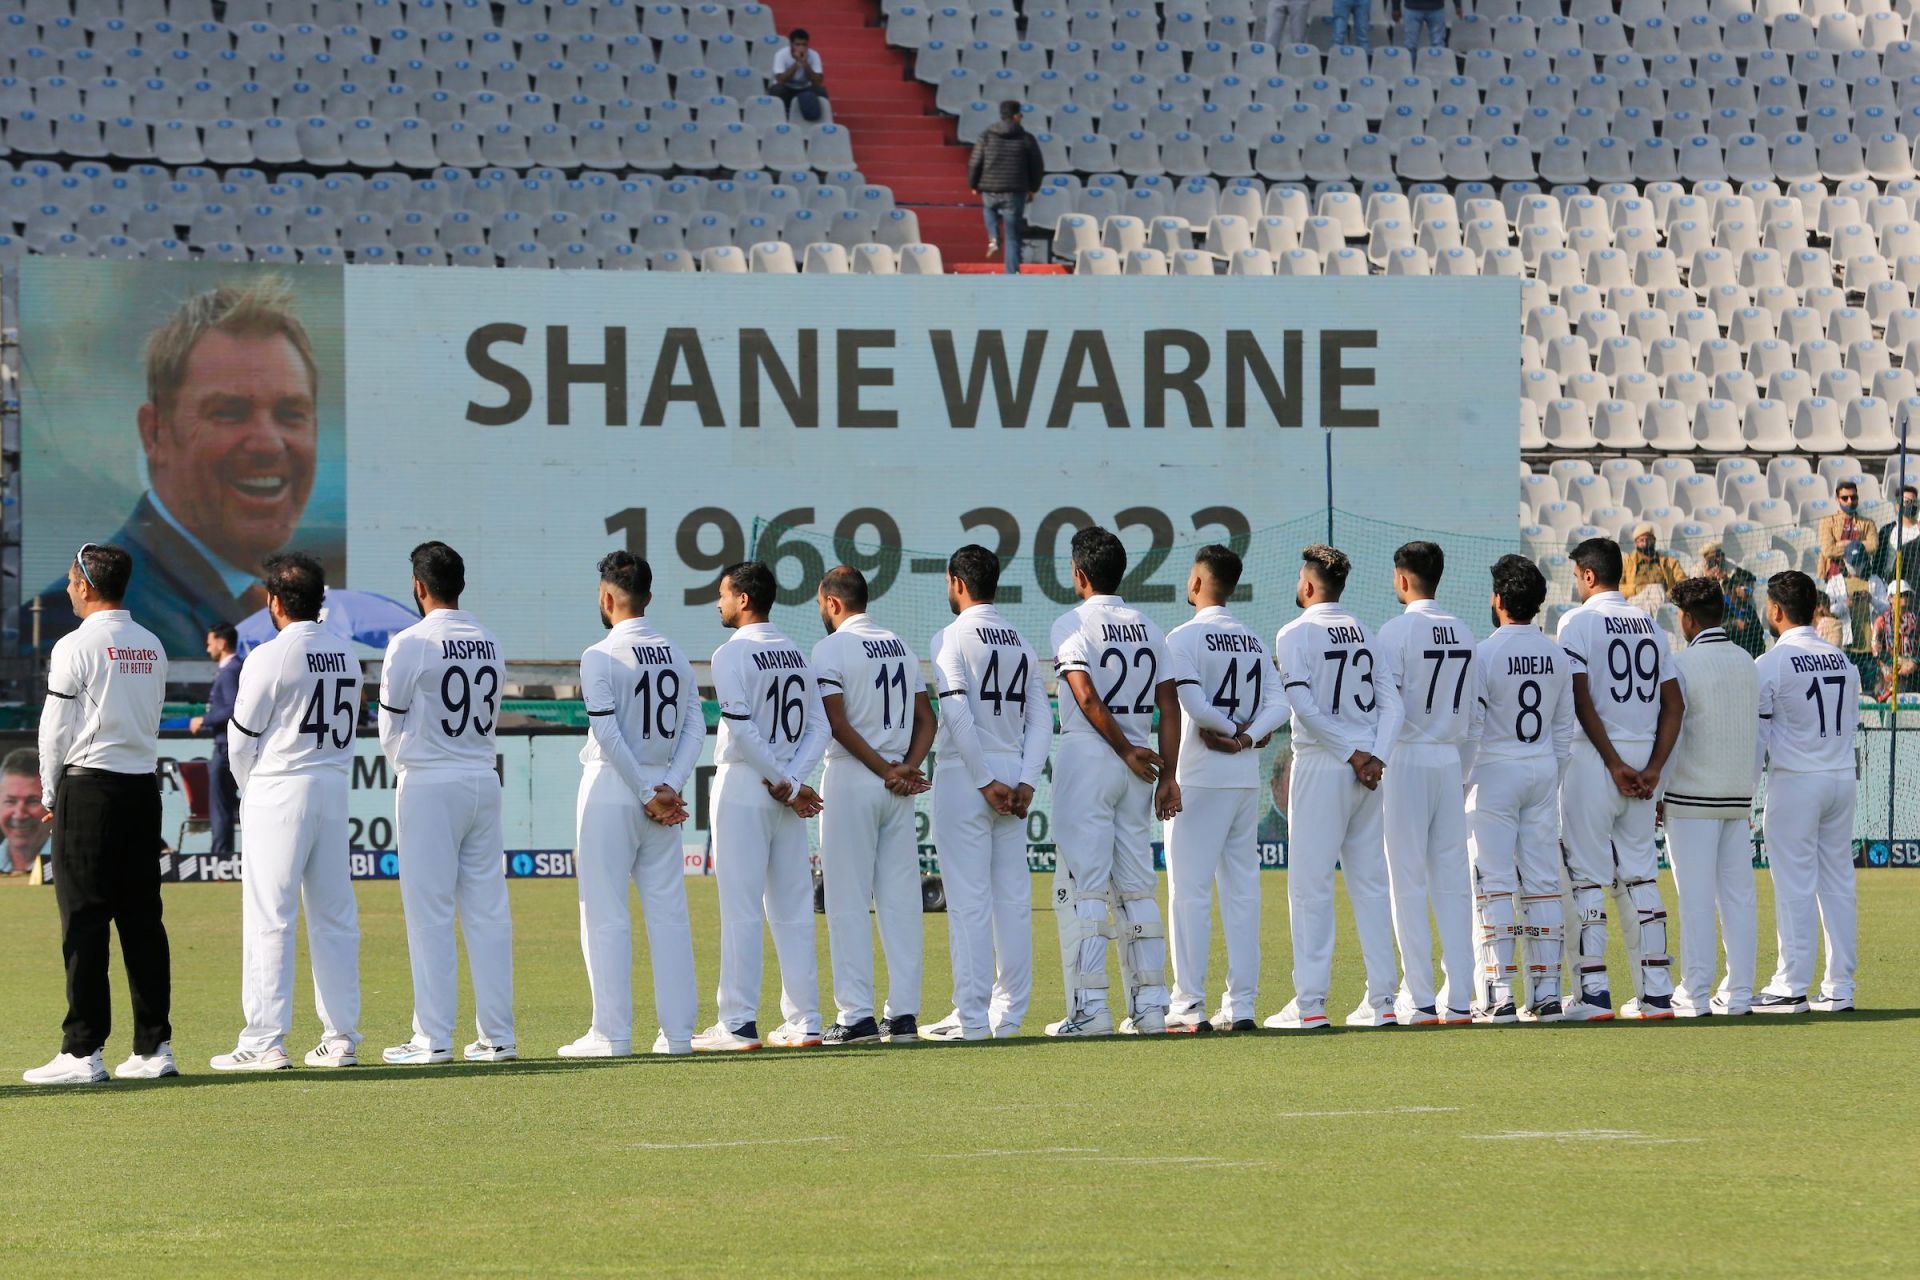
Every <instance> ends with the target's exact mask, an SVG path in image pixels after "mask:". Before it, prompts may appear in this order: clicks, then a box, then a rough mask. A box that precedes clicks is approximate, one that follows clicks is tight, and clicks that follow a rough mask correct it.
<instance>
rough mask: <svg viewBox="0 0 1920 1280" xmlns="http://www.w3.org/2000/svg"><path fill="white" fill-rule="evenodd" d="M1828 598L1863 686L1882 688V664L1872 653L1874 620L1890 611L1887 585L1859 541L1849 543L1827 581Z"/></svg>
mask: <svg viewBox="0 0 1920 1280" xmlns="http://www.w3.org/2000/svg"><path fill="white" fill-rule="evenodd" d="M1826 588H1827V600H1828V602H1829V603H1830V604H1831V605H1832V607H1833V616H1834V617H1836V618H1838V619H1839V620H1840V636H1841V644H1840V647H1841V648H1842V649H1843V650H1845V651H1846V655H1847V657H1848V658H1850V659H1851V660H1852V662H1853V665H1854V666H1855V667H1858V668H1859V670H1860V687H1861V688H1862V689H1865V690H1868V691H1869V692H1871V691H1872V690H1874V689H1876V688H1878V687H1879V683H1880V664H1879V662H1878V661H1877V660H1876V659H1875V658H1874V656H1873V624H1874V620H1875V619H1876V618H1878V617H1879V616H1880V615H1881V614H1882V613H1884V612H1886V610H1887V584H1886V582H1885V581H1884V580H1883V579H1882V578H1881V577H1880V576H1879V575H1878V574H1876V573H1875V572H1874V571H1873V561H1872V558H1871V557H1870V556H1868V554H1867V550H1866V548H1865V547H1864V546H1862V545H1861V544H1860V543H1858V542H1851V543H1848V544H1847V547H1846V551H1845V552H1844V553H1843V555H1842V556H1841V560H1840V568H1839V572H1837V573H1835V574H1834V575H1833V576H1832V577H1831V578H1828V579H1827V581H1826Z"/></svg>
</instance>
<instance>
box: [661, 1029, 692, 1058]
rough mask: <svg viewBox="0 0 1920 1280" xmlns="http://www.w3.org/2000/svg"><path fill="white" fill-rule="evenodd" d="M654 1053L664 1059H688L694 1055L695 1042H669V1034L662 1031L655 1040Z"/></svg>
mask: <svg viewBox="0 0 1920 1280" xmlns="http://www.w3.org/2000/svg"><path fill="white" fill-rule="evenodd" d="M653 1051H654V1052H655V1053H657V1054H660V1055H661V1056H662V1057H669V1058H681V1057H687V1056H690V1055H691V1054H692V1053H693V1042H692V1041H691V1040H669V1039H667V1033H666V1032H664V1031H662V1032H661V1033H660V1034H659V1035H657V1036H655V1037H654V1038H653Z"/></svg>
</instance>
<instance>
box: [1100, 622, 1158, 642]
mask: <svg viewBox="0 0 1920 1280" xmlns="http://www.w3.org/2000/svg"><path fill="white" fill-rule="evenodd" d="M1100 638H1101V639H1102V640H1103V641H1116V640H1118V641H1125V642H1127V643H1129V644H1145V643H1146V642H1147V624H1146V623H1144V622H1106V623H1102V624H1101V626H1100Z"/></svg>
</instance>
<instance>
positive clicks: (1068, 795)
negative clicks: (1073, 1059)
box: [1053, 733, 1167, 1011]
mask: <svg viewBox="0 0 1920 1280" xmlns="http://www.w3.org/2000/svg"><path fill="white" fill-rule="evenodd" d="M1153 791H1154V788H1153V784H1152V783H1149V782H1143V781H1141V780H1140V779H1139V778H1137V777H1135V776H1134V774H1133V771H1132V770H1131V769H1129V768H1127V765H1126V762H1125V761H1124V760H1122V759H1121V758H1120V757H1119V756H1117V755H1115V754H1114V753H1113V748H1112V747H1111V746H1109V745H1107V741H1106V739H1104V738H1100V737H1097V736H1095V735H1094V734H1092V733H1071V734H1066V735H1063V736H1062V738H1061V740H1060V749H1059V751H1058V752H1057V753H1056V754H1055V756H1054V760H1053V838H1054V845H1055V847H1056V848H1057V849H1058V851H1059V856H1060V857H1061V858H1062V859H1064V860H1065V862H1066V866H1067V872H1068V874H1070V875H1071V876H1072V877H1073V884H1074V891H1075V893H1076V894H1077V895H1078V896H1077V898H1076V900H1075V902H1074V914H1075V915H1077V916H1078V917H1079V918H1080V919H1082V920H1085V921H1088V922H1090V923H1091V922H1094V921H1098V922H1100V923H1101V924H1102V925H1104V924H1105V923H1106V920H1107V916H1108V912H1109V910H1111V912H1112V914H1113V915H1114V916H1115V917H1117V918H1119V919H1120V920H1124V921H1127V922H1129V923H1136V922H1137V923H1141V924H1145V925H1146V926H1147V927H1149V928H1151V929H1152V930H1153V932H1154V934H1155V935H1156V936H1155V937H1154V938H1153V942H1152V943H1149V944H1148V945H1147V946H1146V947H1144V948H1142V954H1143V955H1144V956H1145V957H1146V958H1147V962H1146V963H1145V964H1138V965H1135V966H1134V967H1135V968H1137V969H1144V970H1147V971H1149V972H1153V971H1159V970H1161V969H1162V968H1163V967H1164V964H1165V961H1164V958H1163V957H1164V954H1165V949H1164V946H1159V945H1154V944H1157V943H1159V942H1160V939H1159V938H1158V936H1157V935H1158V934H1159V933H1160V932H1161V931H1162V930H1161V929H1160V908H1159V904H1158V903H1157V902H1155V901H1154V897H1153V892H1154V889H1155V887H1156V877H1155V875H1154V870H1153ZM1108 886H1112V899H1113V900H1112V901H1111V903H1109V900H1108ZM1156 957H1162V958H1159V959H1157V960H1156ZM1106 966H1107V937H1106V935H1105V934H1104V933H1098V932H1096V933H1093V934H1092V935H1091V936H1088V937H1085V938H1083V939H1082V941H1081V943H1080V967H1081V971H1082V972H1085V973H1097V972H1104V971H1105V969H1106ZM1069 998H1070V999H1071V998H1072V993H1071V992H1070V993H1069ZM1106 1003H1107V992H1106V989H1105V988H1102V987H1090V988H1083V989H1082V991H1081V994H1080V1003H1079V1005H1078V1006H1077V1009H1076V1010H1075V1011H1083V1010H1089V1009H1100V1008H1104V1007H1105V1006H1106ZM1132 1004H1133V1005H1134V1006H1137V1009H1135V1010H1133V1011H1137V1010H1144V1009H1152V1008H1159V1009H1163V1010H1164V1009H1165V1008H1166V1007H1167V989H1166V987H1165V986H1151V987H1142V988H1141V989H1140V991H1139V992H1137V993H1132Z"/></svg>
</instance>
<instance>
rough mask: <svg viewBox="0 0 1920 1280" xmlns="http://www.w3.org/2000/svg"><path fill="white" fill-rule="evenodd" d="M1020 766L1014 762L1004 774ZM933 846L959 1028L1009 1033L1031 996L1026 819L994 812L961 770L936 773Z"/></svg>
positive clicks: (1030, 897) (1030, 882)
mask: <svg viewBox="0 0 1920 1280" xmlns="http://www.w3.org/2000/svg"><path fill="white" fill-rule="evenodd" d="M989 763H990V764H992V763H994V762H993V761H992V759H991V757H989ZM1018 767H1019V766H1018V761H1014V762H1013V763H1012V765H1011V766H1010V767H1009V768H1008V770H1007V776H1009V777H1011V776H1013V774H1014V773H1017V772H1018ZM998 773H999V770H997V769H996V776H997V775H998ZM933 843H934V848H935V849H936V850H937V852H938V856H939V858H940V880H941V884H942V885H943V886H944V887H945V889H946V893H947V949H948V951H949V952H951V955H952V962H951V963H952V969H953V1007H954V1008H955V1010H957V1011H958V1012H959V1014H960V1026H961V1027H962V1029H963V1030H966V1031H983V1030H984V1031H987V1032H990V1033H991V1034H993V1035H996V1036H1010V1035H1012V1034H1014V1033H1015V1032H1016V1031H1018V1030H1019V1029H1020V1023H1021V1020H1022V1019H1024V1018H1025V1017H1026V1016H1027V1002H1028V1001H1029V1000H1030V999H1031V998H1032V995H1033V875H1032V872H1030V871H1029V870H1028V868H1027V824H1026V820H1025V819H1024V818H1016V817H1014V816H1012V815H1011V814H999V813H995V812H994V811H993V809H992V807H991V806H989V805H988V804H987V799H986V797H985V796H983V795H981V794H980V792H979V791H978V790H977V789H976V788H975V787H974V786H973V783H972V779H971V777H970V776H969V775H968V773H967V772H966V770H964V769H961V768H951V769H937V770H936V771H935V772H934V782H933Z"/></svg>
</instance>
